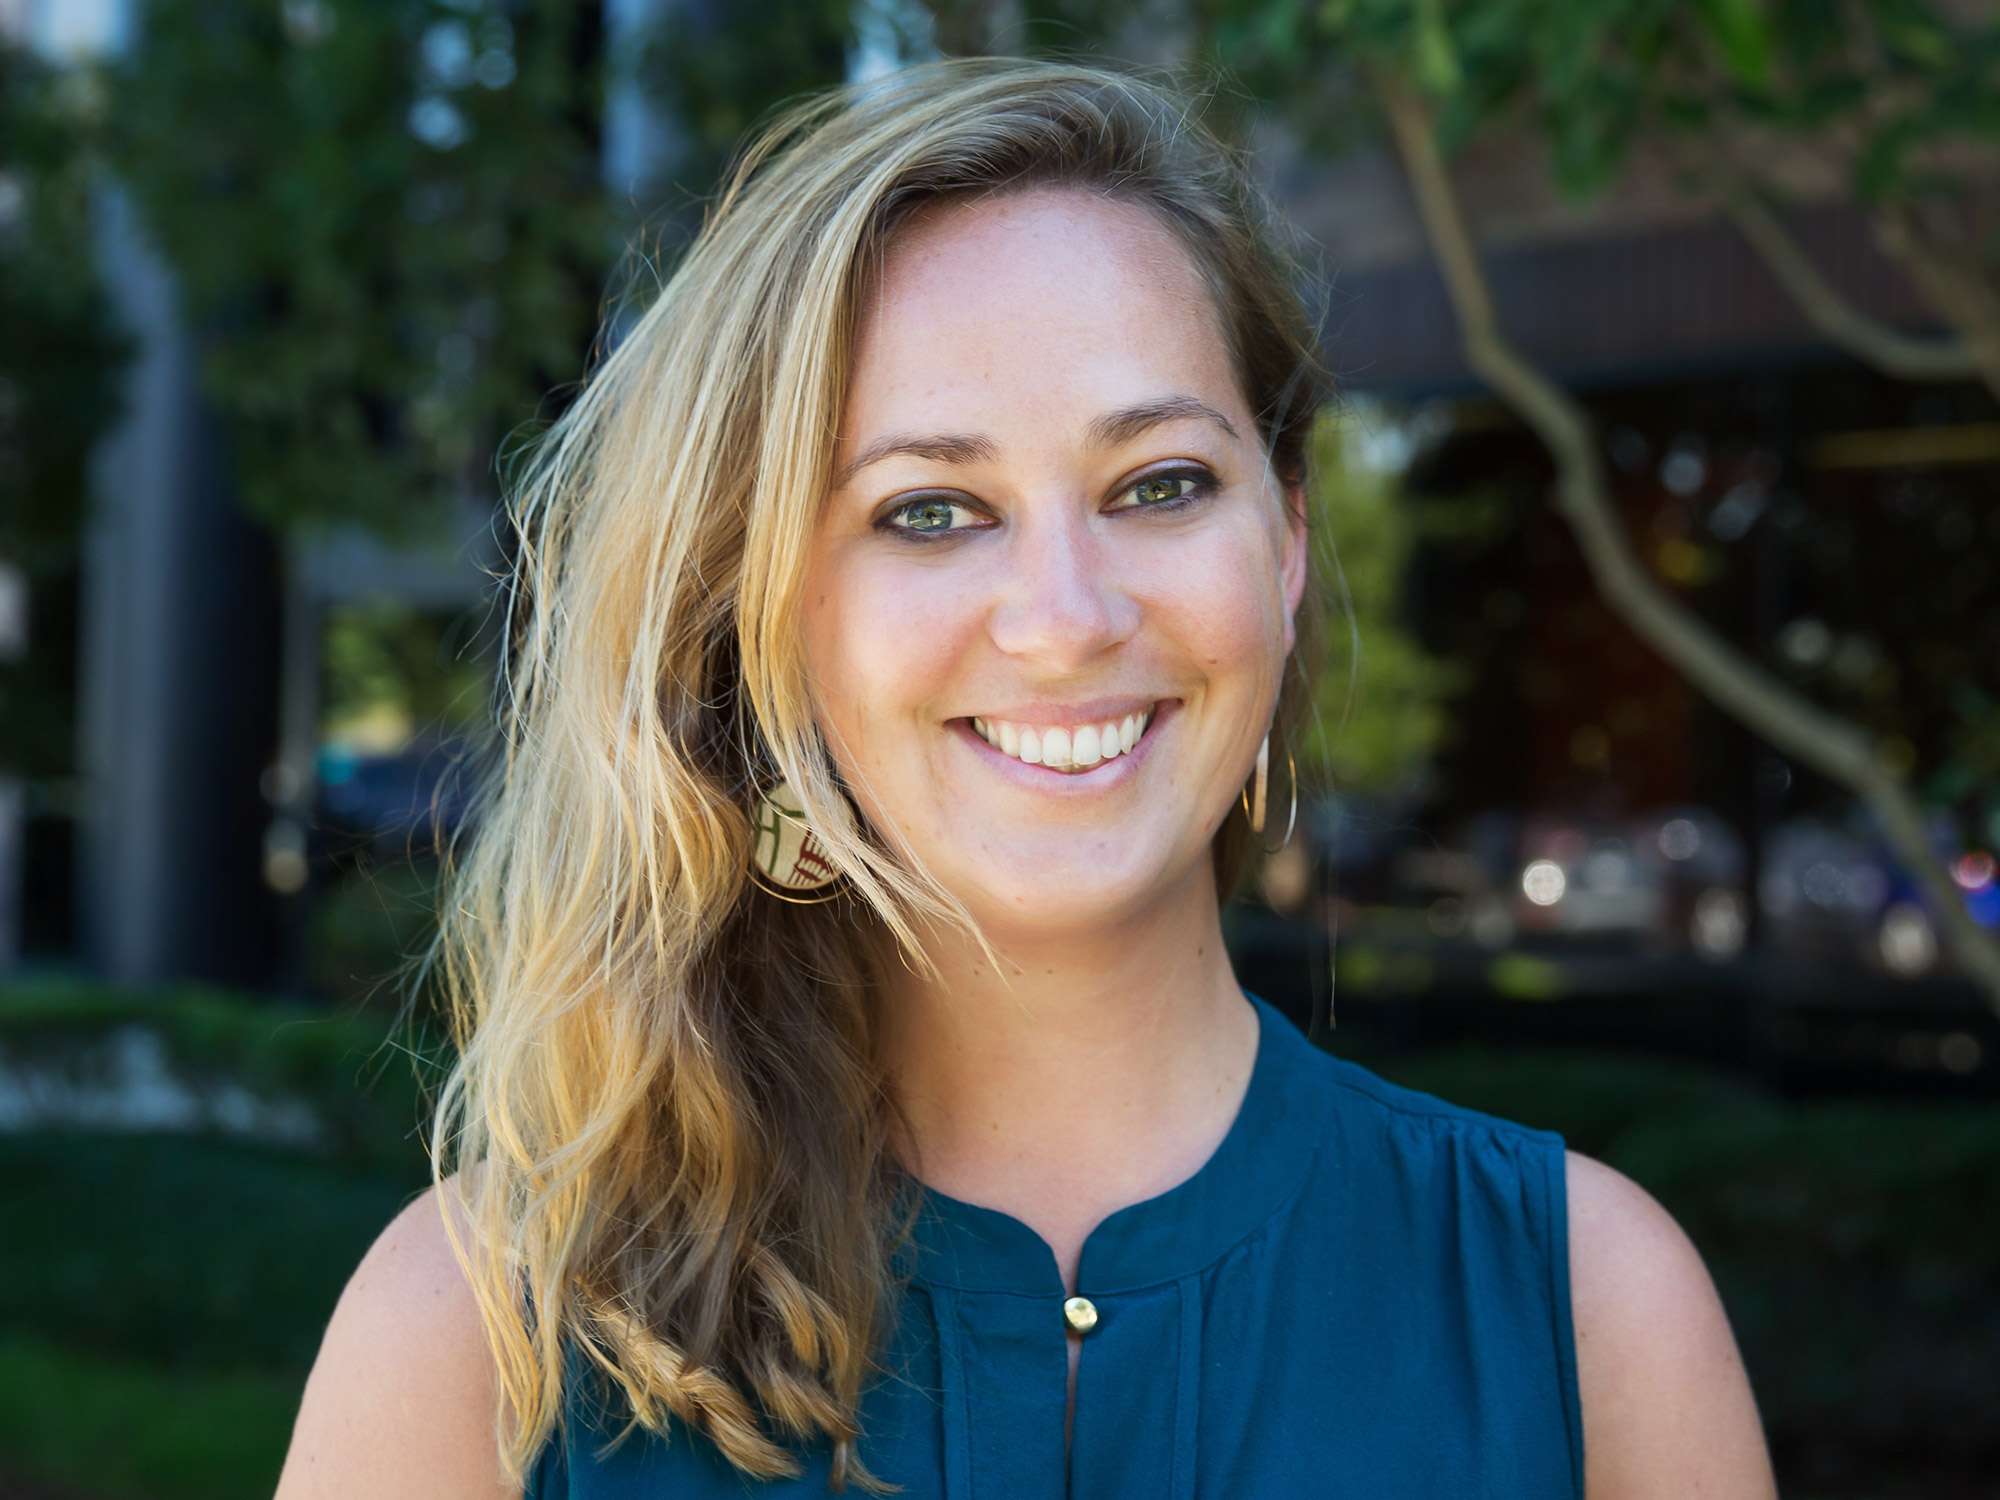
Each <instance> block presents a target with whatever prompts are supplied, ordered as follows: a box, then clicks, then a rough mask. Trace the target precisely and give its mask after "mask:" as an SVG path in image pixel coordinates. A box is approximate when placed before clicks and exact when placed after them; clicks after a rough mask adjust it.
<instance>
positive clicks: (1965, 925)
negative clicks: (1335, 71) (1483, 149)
mask: <svg viewBox="0 0 2000 1500" xmlns="http://www.w3.org/2000/svg"><path fill="white" fill-rule="evenodd" d="M1375 83H1376V89H1377V92H1378V94H1379V95H1380V97H1381V100H1382V104H1383V108H1384V110H1385V112H1386V113H1387V115H1388V117H1389V124H1390V128H1391V131H1392V132H1393V134H1394V135H1395V138H1396V146H1397V149H1398V151H1399V153H1400V154H1401V156H1402V160H1403V167H1404V170H1405V171H1406V172H1407V173H1408V175H1409V179H1410V186H1411V188H1412V190H1413V191H1414V193H1415V195H1416V199H1417V208H1418V211H1419V213H1420V215H1421V217H1422V219H1423V222H1424V229H1425V232H1426V234H1427V235H1428V237H1429V240H1430V244H1431V250H1432V253H1433V254H1434V255H1435V256H1436V257H1437V262H1438V266H1439V269H1440V270H1441V271H1442V272H1443V275H1444V281H1445V286H1446V289H1447V291H1448V292H1449V293H1450V296H1451V300H1452V305H1453V307H1454V308H1455V309H1456V311H1457V313H1458V323H1459V332H1460V335H1461V337H1462V339H1463V340H1464V347H1465V359H1466V363H1467V364H1468V365H1470V366H1471V367H1472V369H1473V371H1474V373H1475V374H1477V375H1479V376H1480V377H1481V378H1483V379H1484V380H1485V381H1486V382H1487V383H1488V384H1489V385H1491V386H1492V387H1493V389H1494V390H1495V391H1496V392H1497V393H1498V394H1499V395H1500V397H1501V399H1502V400H1504V401H1505V402H1506V403H1507V404H1508V405H1509V406H1511V407H1513V408H1514V410H1515V412H1516V413H1518V414H1519V415H1520V417H1521V418H1522V419H1523V420H1524V421H1525V422H1527V424H1528V425H1529V426H1530V427H1531V428H1533V429H1534V431H1535V433H1536V434H1537V435H1538V436H1539V437H1540V438H1541V440H1542V441H1543V443H1544V444H1546V445H1547V447H1548V449H1549V452H1550V454H1551V456H1553V458H1554V459H1555V463H1556V502H1557V506H1558V508H1559V509H1560V510H1561V511H1562V513H1563V516H1564V518H1565V519H1566V520H1567V521H1568V522H1569V525H1570V529H1571V530H1572V531H1573V532H1574V533H1575V534H1576V538H1577V541H1578V543H1579V544H1580V545H1581V547H1582V549H1583V555H1584V560H1585V562H1586V563H1587V564H1588V566H1589V568H1590V572H1591V577H1592V578H1593V579H1594V580H1595V581H1596V584H1597V588H1598V592H1599V593H1600V594H1601V595H1602V596H1603V597H1604V600H1605V602H1606V603H1607V604H1609V605H1610V606H1611V608H1612V609H1613V610H1614V611H1615V612H1616V613H1617V614H1618V616H1619V617H1620V618H1621V619H1623V620H1624V621H1625V623H1626V624H1627V625H1629V626H1631V628H1632V629H1633V630H1634V631H1635V632H1636V633H1637V634H1638V635H1639V636H1640V637H1641V638H1642V639H1643V640H1645V641H1646V642H1647V643H1648V644H1649V645H1651V646H1652V647H1653V649H1654V650H1656V651H1658V652H1659V653H1660V655H1661V656H1663V657H1664V658H1666V660H1667V661H1668V662H1669V663H1670V664H1672V665H1673V666H1674V667H1675V668H1676V669H1677V670H1678V671H1679V672H1680V673H1681V674H1682V675H1683V676H1684V677H1686V678H1687V679H1688V680H1689V681H1690V682H1692V683H1693V684H1694V685H1695V686H1696V687H1697V688H1699V689H1700V690H1701V691H1702V692H1703V693H1705V694H1707V696H1708V697H1709V698H1710V699H1711V700H1712V701H1713V702H1714V703H1716V704H1717V705H1718V706H1719V707H1720V708H1722V709H1723V710H1724V711H1725V712H1727V713H1729V714H1731V715H1732V716H1733V717H1735V718H1736V719H1737V720H1738V721H1739V722H1740V723H1742V724H1744V725H1745V726H1746V727H1748V728H1749V729H1750V730H1752V731H1753V732H1754V733H1756V734H1757V735H1759V736H1761V737H1762V738H1763V739H1764V740H1765V741H1767V742H1768V743H1770V744H1771V745H1774V746H1776V747H1777V748H1778V749H1779V750H1781V751H1783V752H1784V753H1785V754H1786V755H1789V756H1791V757H1792V758H1793V759H1794V760H1796V761H1798V762H1799V763H1800V764H1801V765H1806V766H1810V767H1812V768H1813V769H1814V770H1815V771H1818V772H1819V773H1820V774H1821V775H1823V776H1826V777H1828V778H1829V779H1831V780H1833V781H1836V782H1838V783H1840V784H1841V785H1842V786H1845V787H1847V788H1848V789H1849V790H1850V791H1852V792H1853V793H1854V794H1855V795H1856V796H1858V797H1860V798H1861V799H1862V800H1863V801H1864V802H1866V803H1867V805H1868V806H1869V808H1870V809H1871V810H1872V811H1873V812H1874V814H1875V816H1876V818H1877V820H1878V821H1879V823H1880V825H1881V828H1882V832H1883V835H1884V836H1885V837H1886V838H1887V840H1888V842H1889V844H1890V847H1892V848H1893V849H1894V850H1895V851H1896V854H1897V856H1898V858H1899V859H1900V860H1901V862H1902V864H1903V865H1904V867H1905V868H1906V869H1908V870H1909V872H1910V873H1911V874H1912V875H1913V876H1914V877H1915V878H1916V879H1917V880H1918V881H1919V882H1920V883H1921V884H1922V885H1923V887H1924V890H1925V892H1926V893H1927V894H1928V895H1929V897H1930V903H1931V906H1932V909H1933V910H1934V911H1935V912H1936V913H1937V915H1938V918H1939V921H1940V922H1941V923H1942V924H1943V927H1944V930H1945V936H1946V938H1947V940H1948V941H1949V943H1950V945H1951V949H1952V952H1953V954H1954V955H1955V956H1956V957H1957V959H1958V961H1959V963H1960V964H1961V965H1962V966H1963V967H1964V968H1965V970H1966V972H1967V973H1968V974H1970V975H1971V976H1972V978H1973V979H1974V981H1975V982H1976V983H1978V984H1979V986H1980V987H1981V988H1982V989H1984V990H1985V992H1986V995H1987V998H1988V1001H1989V1003H1990V1004H1991V1005H1992V1006H1993V1008H1994V1009H1995V1010H1996V1011H2000V944H1996V943H1995V942H1994V941H1993V940H1992V939H1991V938H1990V937H1988V936H1987V934H1986V933H1985V932H1983V931H1982V930H1981V929H1980V928H1979V927H1978V926H1977V925H1976V924H1975V923H1974V922H1973V921H1972V918H1971V915H1970V914H1969V913H1968V912H1967V911H1966V909H1965V904H1964V902H1962V901H1961V900H1960V899H1959V896H1958V891H1957V888H1956V887H1955V886H1954V885H1953V883H1952V880H1951V877H1950V876H1949V875H1948V874H1947V873H1946V872H1945V870H1944V869H1943V868H1942V867H1941V866H1940V865H1939V864H1938V861H1937V859H1936V857H1935V855H1934V854H1933V853H1932V851H1931V847H1930V837H1929V832H1928V830H1927V828H1926V827H1925V823H1924V817H1923V813H1922V810H1921V809H1920V808H1919V807H1918V805H1917V803H1916V800H1915V799H1914V798H1913V797H1912V796H1911V795H1910V792H1909V788H1908V787H1906V786H1905V785H1904V784H1903V781H1902V779H1901V777H1899V776H1897V775H1896V774H1894V773H1893V772H1891V771H1890V770H1889V769H1888V767H1887V766H1886V765H1885V764H1884V763H1883V761H1882V759H1881V757H1880V756H1879V754H1878V746H1877V745H1876V743H1875V742H1874V741H1873V740H1872V739H1871V738H1870V737H1869V736H1868V735H1866V734H1865V733H1863V731H1861V730H1860V729H1858V728H1856V727H1855V726H1854V725H1852V724H1850V723H1848V722H1847V721H1846V720H1845V719H1842V718H1840V717H1838V716H1837V715H1834V714H1831V713H1828V712H1827V711H1826V710H1825V709H1823V708H1821V707H1819V705H1817V704H1815V703H1813V702H1812V701H1811V700H1809V699H1807V698H1805V697H1803V696H1802V695H1800V694H1798V693H1796V692H1794V691H1793V690H1792V689H1791V688H1789V687H1787V686H1786V685H1785V684H1784V683H1782V682H1780V681H1779V680H1778V679H1777V678H1775V677H1772V676H1771V675H1770V674H1769V673H1767V672H1765V671H1763V670H1762V669H1761V668H1759V667H1758V666H1757V665H1756V664H1755V663H1754V662H1751V661H1748V660H1746V659H1745V658H1744V657H1743V656H1742V654H1741V653H1739V652H1738V651H1736V649H1735V648H1734V647H1732V646H1730V645H1729V643H1728V642H1727V641H1725V640H1723V638H1722V637H1721V636H1719V635H1717V634H1716V633H1715V632H1714V631H1713V630H1711V629H1710V628H1709V627H1708V626H1707V625H1706V624H1705V623H1704V622H1703V621H1702V620H1701V619H1700V618H1698V617H1697V616H1696V615H1695V614H1693V613H1692V612H1691V611H1690V610H1688V609H1686V608H1685V607H1684V606H1682V605H1681V604H1680V603H1679V602H1678V601H1676V600H1675V599H1674V598H1673V597H1672V596H1671V595H1670V594H1668V593H1667V592H1666V590H1664V589H1663V588H1661V587H1660V586H1659V584H1658V583H1657V582H1655V581H1654V579H1653V577H1652V575H1651V574H1650V573H1648V572H1647V571H1646V569H1645V568H1644V567H1643V566H1642V565H1641V564H1640V562H1639V559H1638V557H1637V556H1636V555H1635V554H1634V552H1633V550H1632V544H1631V541H1630V539H1629V538H1628V537H1627V536H1626V534H1625V530H1624V526H1623V525H1622V523H1621V522H1620V521H1619V519H1618V517H1617V514H1616V512H1615V511H1614V510H1613V508H1612V505H1611V502H1610V497H1609V494H1608V492H1607V490H1606V487H1605V483H1604V470H1603V466H1602V462H1601V460H1600V458H1599V455H1598V443H1597V433H1596V430H1595V428H1594V426H1593V424H1592V422H1591V419H1590V415H1589V413H1587V412H1586V411H1585V410H1584V409H1583V407H1582V405H1581V404H1580V403H1579V402H1577V401H1576V400H1575V399H1574V398H1572V397H1571V396H1570V395H1569V393H1568V392H1566V391H1564V390H1563V389H1562V388H1561V387H1559V386H1557V385H1556V384H1555V383H1554V382H1553V381H1551V380H1550V379H1549V378H1548V377H1547V376H1546V375H1544V374H1543V373H1542V372H1541V371H1540V370H1538V369H1537V368H1535V366H1533V365H1532V364H1530V363H1529V362H1528V361H1527V360H1525V359H1523V358H1522V357H1521V355H1520V354H1519V353H1518V352H1517V351H1516V350H1515V349H1514V348H1513V346H1512V345H1511V344H1509V343H1508V342H1507V340H1506V337H1505V336H1504V335H1503V334H1502V333H1501V331H1500V326H1499V320H1498V318H1497V317H1496V316H1495V313H1494V307H1493V297H1492V294H1491V292H1490V291H1489V290H1488V287H1487V283H1486V274H1485V272H1484V270H1483V269H1482V268H1481V267H1480V264H1479V257H1478V254H1477V252H1476V251H1475V250H1474V248H1473V242H1472V236H1471V234H1470V233H1469V232H1468V231H1467V229H1466V226H1465V220H1464V216H1463V215H1462V214H1461V213H1460V212H1459V206H1458V199H1457V196H1456V194H1455V192H1454V190H1453V188H1452V185H1451V179H1450V177H1449V176H1448V175H1447V174H1446V172H1445V168H1444V161H1443V159H1442V158H1441V157H1440V156H1439V154H1438V149H1437V140H1436V135H1435V132H1434V130H1433V126H1432V122H1431V118H1430V112H1429V110H1428V109H1427V108H1426V107H1425V105H1424V103H1423V101H1422V99H1420V98H1419V97H1418V96H1417V94H1416V93H1415V92H1414V91H1413V90H1412V89H1411V88H1410V87H1409V86H1408V85H1407V84H1405V83H1404V82H1403V81H1402V80H1401V79H1399V78H1396V77H1395V76H1393V75H1391V74H1388V73H1377V74H1376V78H1375Z"/></svg>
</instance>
